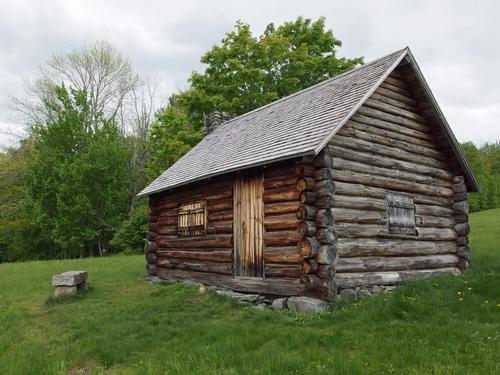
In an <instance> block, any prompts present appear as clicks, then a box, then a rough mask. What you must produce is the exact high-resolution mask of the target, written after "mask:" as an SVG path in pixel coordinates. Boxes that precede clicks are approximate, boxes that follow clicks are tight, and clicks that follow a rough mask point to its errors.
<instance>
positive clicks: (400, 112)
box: [363, 97, 429, 131]
mask: <svg viewBox="0 0 500 375" xmlns="http://www.w3.org/2000/svg"><path fill="white" fill-rule="evenodd" d="M363 105H364V106H366V107H369V108H372V109H376V110H378V111H381V112H385V113H387V114H390V115H393V116H397V117H403V118H405V119H408V120H411V121H412V124H413V123H417V124H418V125H427V124H428V122H427V120H426V118H425V117H423V116H421V115H419V114H418V113H416V112H414V111H408V110H406V109H402V108H399V107H397V106H393V105H391V104H388V103H384V102H383V101H380V100H377V99H376V98H374V97H370V98H368V100H366V101H365V102H364V104H363ZM391 122H394V121H391ZM424 129H425V128H424ZM427 129H428V131H429V127H428V126H427ZM417 130H421V129H417ZM421 131H422V130H421Z"/></svg>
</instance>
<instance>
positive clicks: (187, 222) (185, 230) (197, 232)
mask: <svg viewBox="0 0 500 375" xmlns="http://www.w3.org/2000/svg"><path fill="white" fill-rule="evenodd" d="M195 205H201V207H196V208H193V206H195ZM196 214H200V215H199V216H198V217H197V221H198V222H199V221H201V223H199V224H196V225H193V224H192V223H193V218H194V217H195V215H196ZM200 219H201V220H200ZM195 220H196V219H195ZM182 221H183V222H184V223H182V224H181V222H182ZM206 234H207V201H204V200H198V201H192V202H186V203H182V204H180V205H179V211H178V213H177V236H178V237H200V236H205V235H206Z"/></svg>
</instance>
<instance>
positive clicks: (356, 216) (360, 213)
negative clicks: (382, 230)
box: [332, 207, 387, 225]
mask: <svg viewBox="0 0 500 375" xmlns="http://www.w3.org/2000/svg"><path fill="white" fill-rule="evenodd" d="M332 213H333V217H334V219H335V222H337V223H358V224H381V225H383V224H386V222H387V220H386V217H385V212H382V211H366V210H353V209H346V208H338V207H336V208H333V209H332Z"/></svg>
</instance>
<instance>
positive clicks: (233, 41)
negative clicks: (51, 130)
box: [178, 17, 363, 124]
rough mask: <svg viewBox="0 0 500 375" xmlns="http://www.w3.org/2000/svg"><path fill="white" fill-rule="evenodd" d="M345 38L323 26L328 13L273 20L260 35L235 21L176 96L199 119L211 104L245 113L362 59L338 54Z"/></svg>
mask: <svg viewBox="0 0 500 375" xmlns="http://www.w3.org/2000/svg"><path fill="white" fill-rule="evenodd" d="M341 44H342V43H341V41H340V40H338V39H336V38H335V37H334V35H333V32H332V30H325V19H324V18H319V19H318V20H317V21H315V22H313V21H312V20H310V19H305V18H302V17H299V18H297V19H296V20H295V21H293V22H285V23H284V24H283V25H281V26H279V27H277V28H276V27H275V26H274V24H272V23H271V24H269V25H268V26H267V27H266V29H265V31H264V33H263V34H262V35H261V36H260V37H258V38H256V37H254V36H253V35H252V32H251V31H250V26H249V25H248V24H245V23H242V22H237V23H236V25H235V30H233V31H231V32H229V33H227V34H226V37H225V38H224V39H223V40H222V44H221V45H215V46H213V47H212V49H211V50H210V51H208V52H207V53H205V54H204V55H203V56H202V57H201V62H202V63H204V64H206V65H207V67H206V69H205V71H204V72H203V73H197V72H193V73H192V75H191V78H190V83H191V88H190V89H189V90H187V91H186V92H185V93H182V94H180V95H179V97H178V100H179V102H180V104H181V105H182V106H183V107H184V108H185V109H186V111H187V113H189V116H190V120H191V121H192V122H194V123H197V124H200V123H201V122H202V121H203V118H204V116H205V115H206V114H207V113H209V112H212V111H213V110H221V111H226V112H230V113H235V114H243V113H245V112H248V111H251V110H252V109H255V108H257V107H260V106H262V105H265V104H267V103H269V102H272V101H274V100H276V99H279V98H282V97H284V96H287V95H290V94H293V93H294V92H297V91H299V90H302V89H304V88H307V87H309V86H311V85H314V84H315V83H318V82H320V81H323V80H325V79H327V78H330V77H334V76H336V75H338V74H339V73H342V72H344V71H346V70H349V69H351V68H353V67H355V66H356V65H358V64H361V63H362V61H363V60H362V58H354V59H348V58H338V57H337V48H338V47H340V46H341Z"/></svg>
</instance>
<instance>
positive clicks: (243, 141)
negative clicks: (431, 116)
mask: <svg viewBox="0 0 500 375" xmlns="http://www.w3.org/2000/svg"><path fill="white" fill-rule="evenodd" d="M405 57H406V59H407V60H408V62H409V63H410V64H412V65H414V66H413V67H414V69H415V70H417V71H418V73H420V70H419V69H418V66H417V65H416V62H415V60H414V58H413V56H412V55H411V52H410V50H409V49H408V48H404V49H402V50H399V51H397V52H394V53H391V54H389V55H387V56H384V57H382V58H379V59H377V60H374V61H372V62H370V63H367V64H365V65H362V66H360V67H358V68H355V69H352V70H350V71H348V72H345V73H343V74H341V75H338V76H336V77H334V78H331V79H328V80H326V81H323V82H321V83H319V84H316V85H314V86H311V87H309V88H307V89H304V90H302V91H299V92H297V93H295V94H293V95H290V96H288V97H285V98H282V99H280V100H277V101H275V102H272V103H270V104H267V105H265V106H263V107H260V108H257V109H255V110H253V111H251V112H248V113H246V114H244V115H241V116H238V117H236V118H233V119H231V120H229V121H227V122H224V123H223V124H221V125H220V126H219V127H218V128H217V129H216V130H215V131H213V132H212V133H210V134H208V135H207V136H206V137H205V138H203V139H202V140H201V141H200V143H198V144H197V145H196V146H195V147H193V148H192V149H191V150H190V151H189V152H188V153H187V154H186V155H184V156H183V157H182V158H181V159H179V160H178V161H177V162H176V163H175V164H174V165H173V166H172V167H170V168H169V169H168V170H166V171H165V172H164V173H163V174H162V175H160V176H159V177H158V178H157V179H156V180H154V181H153V182H152V183H151V184H150V185H149V186H147V187H146V188H145V189H144V190H142V191H141V192H140V193H139V196H143V195H148V194H152V193H157V192H160V191H163V190H167V189H172V188H175V187H178V186H181V185H185V184H188V183H191V182H195V181H199V180H203V179H206V178H209V177H213V176H217V175H221V174H225V173H229V172H232V171H236V170H241V169H246V168H251V167H255V166H259V165H264V164H269V163H273V162H276V161H280V160H285V159H290V158H294V157H299V156H304V155H314V154H318V153H319V152H320V151H321V150H322V149H323V148H324V146H325V145H326V144H327V143H328V142H329V141H330V140H331V138H332V137H333V136H334V135H335V133H336V132H337V131H338V130H339V129H340V128H341V127H342V126H343V125H344V124H345V123H346V122H347V120H348V119H349V118H350V117H351V116H352V115H353V114H354V113H355V112H356V110H357V109H358V108H359V107H360V106H361V105H362V104H363V103H364V102H365V101H366V99H368V97H369V96H370V95H371V94H372V93H373V92H374V91H375V90H376V89H377V88H378V86H379V85H380V84H381V83H382V81H384V79H385V78H386V77H387V76H388V75H389V74H390V73H391V72H392V71H393V70H394V69H395V68H396V67H397V66H398V64H399V63H400V62H401V61H402V60H403V59H404V58H405ZM417 77H421V79H422V80H423V76H421V73H420V76H419V74H417ZM423 86H424V87H425V88H427V89H428V86H427V84H426V83H425V80H423ZM428 91H429V94H430V95H431V96H432V94H431V93H430V90H428ZM432 99H433V103H432V104H433V105H434V106H436V107H437V104H436V103H435V100H434V98H433V97H432ZM431 102H432V101H431ZM437 111H438V113H439V114H441V116H440V117H442V119H443V120H444V122H445V123H444V124H443V125H444V128H445V131H446V133H448V135H449V136H450V140H451V141H452V148H453V149H454V151H455V152H456V153H457V155H458V159H459V161H460V164H461V165H462V167H463V168H464V170H465V172H466V174H468V175H469V174H470V176H468V177H469V178H470V179H472V181H473V185H474V183H476V184H477V181H476V180H475V178H474V176H473V175H472V172H471V171H470V168H469V166H468V164H467V161H466V160H465V158H464V157H463V155H462V153H461V151H460V148H459V146H458V143H457V142H456V139H455V137H454V136H453V134H452V133H451V130H450V128H449V126H448V124H447V123H446V120H445V119H444V116H442V112H441V111H440V110H439V108H438V107H437ZM477 188H479V185H478V184H477Z"/></svg>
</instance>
